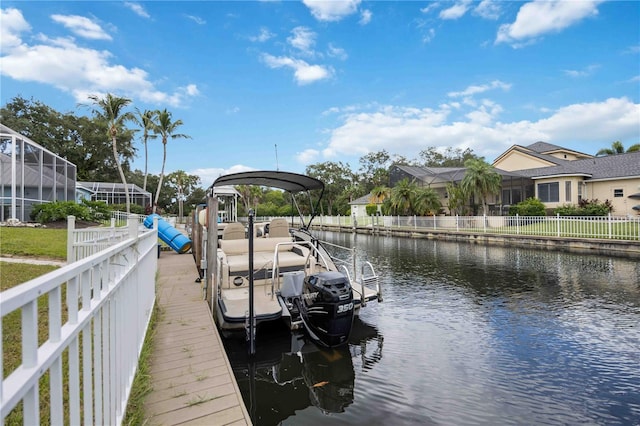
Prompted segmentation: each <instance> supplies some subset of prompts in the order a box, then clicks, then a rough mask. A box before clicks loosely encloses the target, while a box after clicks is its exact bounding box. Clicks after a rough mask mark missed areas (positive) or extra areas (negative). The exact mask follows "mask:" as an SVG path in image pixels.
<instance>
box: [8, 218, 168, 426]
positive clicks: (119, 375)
mask: <svg viewBox="0 0 640 426" xmlns="http://www.w3.org/2000/svg"><path fill="white" fill-rule="evenodd" d="M128 229H129V231H130V234H129V235H128V238H127V239H126V240H124V241H121V242H119V243H117V244H116V245H114V246H112V247H109V248H107V249H105V250H103V251H100V252H98V253H95V254H92V255H90V256H88V257H86V258H84V259H82V260H78V261H76V262H74V263H72V264H68V265H66V266H64V267H62V268H60V269H58V270H56V271H53V272H51V273H49V274H46V275H43V276H41V277H38V278H36V279H33V280H31V281H28V282H26V283H24V284H21V285H19V286H17V287H14V288H11V289H9V290H6V291H4V292H2V293H0V315H1V316H2V322H3V324H4V322H5V319H6V317H8V316H9V315H14V317H15V315H16V312H20V327H21V333H22V337H21V339H22V343H21V348H22V349H21V363H20V365H19V366H18V367H17V368H15V369H13V370H12V371H9V372H8V373H7V376H6V378H5V377H4V376H3V366H2V365H0V403H1V404H0V419H1V423H0V424H4V423H5V421H7V416H9V415H10V414H11V411H12V410H13V409H14V408H15V407H16V406H17V405H18V404H19V403H20V401H22V416H23V418H22V423H23V424H25V425H37V424H40V421H41V420H40V419H41V407H42V409H43V410H45V411H44V413H45V414H46V413H47V412H48V415H49V416H50V418H49V420H48V423H49V424H53V425H61V424H71V425H78V424H81V423H82V424H117V425H119V424H121V422H122V419H123V416H124V413H125V410H126V406H127V400H128V398H129V394H130V391H131V386H132V383H133V378H134V375H135V373H136V370H137V366H138V358H139V355H140V351H141V349H142V344H143V342H144V338H145V334H146V332H147V328H148V325H149V320H150V318H151V313H152V310H153V306H154V304H155V276H156V269H157V262H158V256H157V238H158V236H157V226H154V229H153V230H143V232H141V233H139V227H138V226H137V220H135V219H134V218H130V219H129V226H128ZM41 298H44V299H46V306H47V307H46V309H43V308H42V307H41V308H40V312H39V307H38V300H39V299H41ZM43 312H44V313H43ZM39 314H40V315H39ZM42 324H48V327H46V328H45V329H44V331H43V329H42V328H41V329H40V330H39V328H40V327H41V326H42ZM39 326H40V327H39ZM47 330H48V331H47ZM39 333H40V336H39ZM1 334H2V328H0V350H1V352H2V358H0V361H1V360H4V359H6V358H5V355H6V354H5V352H4V351H5V349H4V348H3V347H2V346H3V344H2V342H3V340H2V336H1ZM43 334H44V336H43ZM39 337H40V342H42V343H39ZM0 364H1V362H0ZM45 374H48V379H49V380H48V381H49V386H48V387H46V386H45V387H43V386H42V381H41V378H42V376H43V375H45ZM47 390H48V396H47V397H46V399H43V398H45V397H44V396H41V393H42V394H46V393H47ZM41 399H42V402H41ZM64 401H68V402H64ZM44 407H48V408H47V409H45V408H44ZM9 421H10V422H13V421H14V419H9Z"/></svg>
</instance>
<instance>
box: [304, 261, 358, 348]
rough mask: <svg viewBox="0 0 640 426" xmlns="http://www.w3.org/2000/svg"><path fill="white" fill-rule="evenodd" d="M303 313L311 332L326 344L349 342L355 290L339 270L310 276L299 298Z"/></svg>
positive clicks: (312, 335) (313, 336)
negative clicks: (353, 290)
mask: <svg viewBox="0 0 640 426" xmlns="http://www.w3.org/2000/svg"><path fill="white" fill-rule="evenodd" d="M298 300H299V302H298V305H299V306H298V308H299V310H300V316H301V317H302V321H303V323H304V325H305V328H306V329H307V332H308V333H309V335H310V336H311V337H312V338H313V339H314V340H316V341H318V342H319V343H321V344H322V345H324V346H328V347H333V346H339V345H342V344H344V343H347V341H348V339H349V334H350V333H351V325H352V324H353V312H354V309H353V292H352V290H351V285H350V284H349V279H348V278H347V277H346V276H345V275H344V274H342V273H340V272H335V271H329V272H320V273H318V274H313V275H309V276H307V277H306V278H305V280H304V285H303V289H302V297H301V298H300V299H298Z"/></svg>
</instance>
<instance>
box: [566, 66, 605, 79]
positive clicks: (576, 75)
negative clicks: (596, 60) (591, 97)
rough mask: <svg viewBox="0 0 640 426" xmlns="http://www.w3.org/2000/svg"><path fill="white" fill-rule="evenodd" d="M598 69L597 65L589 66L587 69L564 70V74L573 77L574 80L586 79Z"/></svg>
mask: <svg viewBox="0 0 640 426" xmlns="http://www.w3.org/2000/svg"><path fill="white" fill-rule="evenodd" d="M598 68H600V66H599V65H589V66H588V67H586V68H584V69H582V70H564V73H565V74H566V75H568V76H569V77H574V78H580V77H588V76H590V75H591V74H593V72H594V71H595V70H597V69H598Z"/></svg>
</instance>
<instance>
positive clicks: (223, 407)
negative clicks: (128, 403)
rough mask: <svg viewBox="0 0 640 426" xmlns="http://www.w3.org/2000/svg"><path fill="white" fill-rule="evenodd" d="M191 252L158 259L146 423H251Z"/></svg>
mask: <svg viewBox="0 0 640 426" xmlns="http://www.w3.org/2000/svg"><path fill="white" fill-rule="evenodd" d="M196 277H197V271H196V267H195V263H194V261H193V257H192V256H191V255H190V254H177V253H175V252H163V253H162V254H161V256H160V258H159V259H158V285H157V287H158V289H157V291H158V296H157V304H158V308H159V315H158V319H157V322H156V328H155V336H154V341H153V350H152V356H151V358H150V369H149V374H150V376H151V385H152V387H153V391H152V392H151V393H150V394H149V395H147V397H146V398H145V404H144V409H145V416H146V418H147V421H148V424H150V425H205V424H206V425H211V426H217V425H251V419H250V417H249V414H248V412H247V410H246V407H245V405H244V402H243V400H242V395H241V394H240V390H239V389H238V384H237V383H236V380H235V378H234V376H233V371H232V369H231V365H230V363H229V359H228V358H227V354H226V352H225V351H224V346H223V345H222V341H221V338H220V335H219V333H218V330H217V328H216V326H215V323H214V321H213V318H212V317H211V314H210V312H209V309H208V306H207V304H206V303H205V302H204V300H202V290H201V284H199V283H196V282H195V278H196Z"/></svg>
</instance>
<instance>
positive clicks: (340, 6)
mask: <svg viewBox="0 0 640 426" xmlns="http://www.w3.org/2000/svg"><path fill="white" fill-rule="evenodd" d="M302 2H303V3H304V4H305V6H307V7H308V8H309V9H310V10H311V14H312V15H313V16H314V17H315V18H316V19H317V20H318V21H339V20H341V19H343V18H345V17H346V16H349V15H351V14H353V13H355V12H356V11H357V10H358V5H359V4H360V0H332V1H327V0H302Z"/></svg>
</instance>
